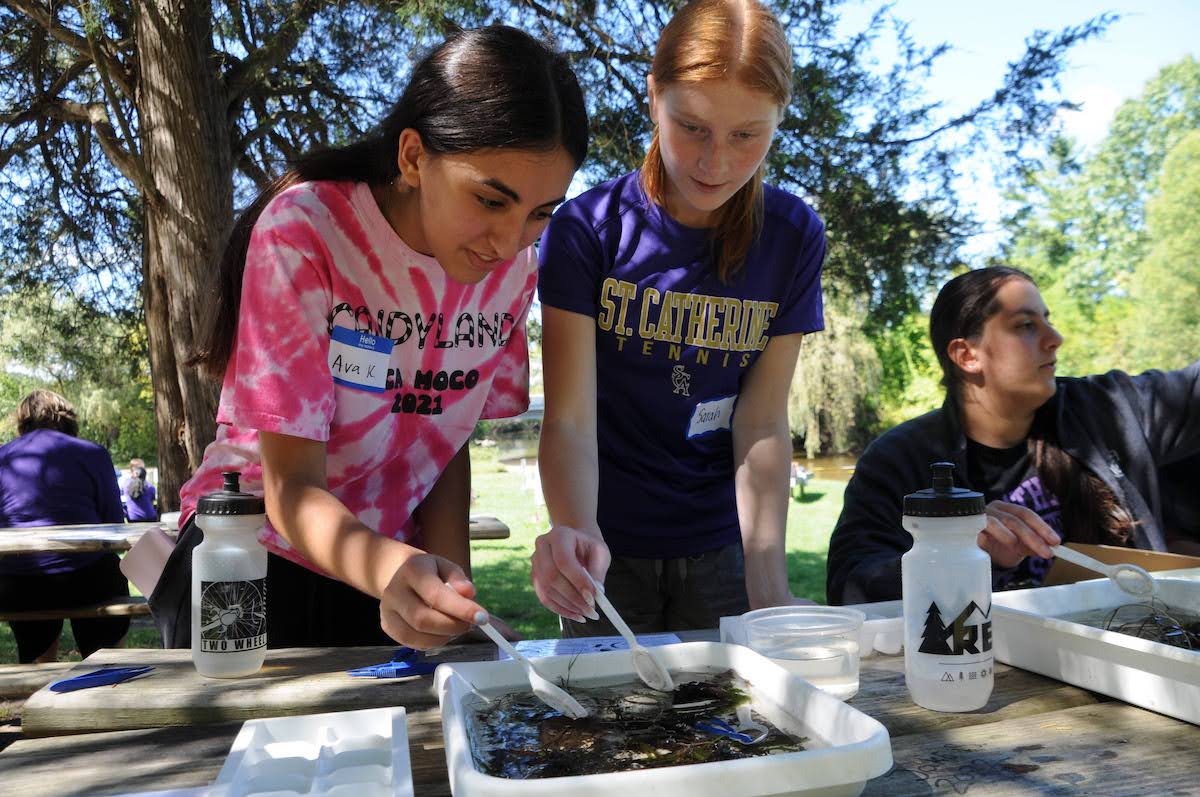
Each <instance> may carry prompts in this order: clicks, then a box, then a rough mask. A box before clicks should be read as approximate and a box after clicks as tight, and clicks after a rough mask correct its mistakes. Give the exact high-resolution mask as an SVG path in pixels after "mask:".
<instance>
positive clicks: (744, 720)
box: [737, 703, 771, 744]
mask: <svg viewBox="0 0 1200 797" xmlns="http://www.w3.org/2000/svg"><path fill="white" fill-rule="evenodd" d="M737 720H738V724H737V729H738V732H739V733H744V734H746V735H747V736H749V737H750V744H758V743H759V742H761V741H762V740H763V739H765V738H767V736H769V735H770V733H771V731H770V729H769V728H768V727H767V726H766V725H763V724H762V723H761V722H757V721H755V720H754V718H753V717H752V716H751V714H750V706H749V705H748V704H746V703H742V704H741V705H740V706H738V707H737Z"/></svg>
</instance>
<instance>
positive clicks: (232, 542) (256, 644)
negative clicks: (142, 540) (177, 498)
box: [192, 471, 267, 678]
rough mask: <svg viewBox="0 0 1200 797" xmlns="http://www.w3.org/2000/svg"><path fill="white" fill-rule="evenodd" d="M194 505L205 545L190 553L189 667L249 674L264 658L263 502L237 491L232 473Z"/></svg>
mask: <svg viewBox="0 0 1200 797" xmlns="http://www.w3.org/2000/svg"><path fill="white" fill-rule="evenodd" d="M221 475H222V476H223V477H224V479H225V484H224V486H223V488H222V489H221V490H219V491H217V492H215V493H209V494H208V495H206V496H204V497H203V498H201V499H200V501H199V503H198V504H197V505H196V525H198V526H199V527H200V529H201V531H203V532H204V541H203V542H201V543H200V544H199V545H197V546H196V549H195V550H194V551H193V552H192V662H193V663H194V664H195V665H196V670H197V671H198V672H199V673H200V674H201V675H207V676H208V677H210V678H237V677H239V676H242V675H252V674H253V673H256V672H258V670H259V668H261V667H262V663H263V659H265V658H266V655H267V550H266V549H265V548H263V547H262V546H261V545H259V543H258V532H259V530H260V529H261V528H262V527H263V524H264V523H265V522H266V519H267V516H266V507H265V505H264V504H263V499H261V498H259V497H258V496H255V495H250V494H248V493H243V492H241V490H240V488H239V486H238V476H239V474H238V473H237V472H236V471H231V472H228V473H223V474H221Z"/></svg>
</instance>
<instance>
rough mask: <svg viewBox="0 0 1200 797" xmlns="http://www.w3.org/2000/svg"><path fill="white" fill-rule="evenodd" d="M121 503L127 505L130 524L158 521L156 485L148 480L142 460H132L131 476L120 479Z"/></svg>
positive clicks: (126, 511) (130, 464)
mask: <svg viewBox="0 0 1200 797" xmlns="http://www.w3.org/2000/svg"><path fill="white" fill-rule="evenodd" d="M120 485H121V502H122V503H123V504H124V505H125V519H126V520H128V521H129V522H130V523H145V522H148V521H154V520H158V508H157V506H156V505H155V493H156V490H155V489H154V485H153V484H151V483H150V482H149V481H148V480H147V478H146V466H145V465H144V464H143V463H142V460H140V459H134V460H130V462H129V475H128V476H123V477H121V479H120Z"/></svg>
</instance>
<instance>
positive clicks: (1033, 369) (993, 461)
mask: <svg viewBox="0 0 1200 797" xmlns="http://www.w3.org/2000/svg"><path fill="white" fill-rule="evenodd" d="M929 327H930V337H931V339H932V342H933V348H934V351H935V352H936V354H937V357H938V361H939V363H940V364H941V367H942V374H943V379H942V382H943V384H944V385H945V386H946V401H945V403H944V404H943V405H942V408H941V409H939V410H934V411H933V412H930V413H928V414H926V415H923V416H921V417H920V418H916V419H914V420H911V421H907V422H905V423H902V424H900V425H899V426H897V427H896V428H894V429H892V430H890V431H888V432H886V433H885V434H883V435H882V436H881V437H879V439H877V440H876V441H875V442H873V443H872V444H871V445H870V446H869V447H868V448H867V450H866V451H865V452H863V455H862V457H861V458H860V459H859V460H858V464H857V465H856V467H855V471H854V477H853V478H852V479H851V480H850V483H849V485H847V487H846V496H845V503H844V505H843V508H842V514H841V517H840V518H839V519H838V523H837V528H836V529H835V530H834V533H833V537H832V539H831V540H830V545H829V564H828V578H827V584H826V588H827V592H828V598H829V602H830V603H836V604H844V603H861V602H867V601H879V600H892V599H896V598H899V597H900V592H901V589H900V556H901V555H902V554H903V553H904V552H905V551H907V550H908V549H909V548H910V547H911V546H912V537H911V535H909V533H908V532H907V531H905V530H904V529H903V528H902V527H901V525H900V516H901V512H902V507H903V498H904V495H905V494H907V493H911V492H914V491H916V490H920V489H924V488H926V487H928V486H929V479H930V471H929V465H930V463H932V462H935V461H938V460H947V461H950V462H953V463H955V465H956V466H957V467H956V471H955V481H956V483H957V484H959V485H962V486H967V487H970V488H971V489H974V490H977V491H979V492H982V493H983V494H984V497H985V499H986V500H987V501H988V504H987V516H988V525H987V528H986V529H985V530H984V531H983V532H981V533H980V534H979V539H978V543H979V546H980V547H981V548H982V549H984V550H985V551H987V552H988V554H990V555H991V558H992V565H993V576H994V578H993V581H994V586H995V588H997V589H1005V588H1012V587H1017V586H1036V585H1038V584H1040V583H1041V582H1042V579H1043V578H1044V577H1045V574H1046V571H1047V569H1048V568H1049V565H1050V561H1051V558H1052V556H1053V554H1052V552H1051V550H1050V547H1049V546H1051V545H1055V544H1057V543H1058V542H1060V541H1061V540H1066V541H1069V542H1080V543H1103V544H1107V545H1120V546H1129V547H1136V548H1143V549H1147V550H1155V551H1167V550H1179V551H1182V550H1184V549H1185V546H1184V545H1183V542H1184V541H1183V540H1177V539H1176V530H1175V529H1170V528H1166V526H1167V525H1169V521H1170V519H1171V518H1172V517H1174V515H1172V514H1171V512H1170V508H1169V507H1166V506H1165V505H1164V487H1163V484H1162V483H1161V482H1160V469H1166V468H1168V467H1169V466H1176V465H1177V464H1178V463H1180V462H1182V461H1184V460H1186V459H1187V458H1189V457H1195V456H1196V455H1197V454H1200V360H1198V361H1196V362H1193V363H1192V364H1191V365H1189V366H1187V367H1185V368H1182V369H1180V370H1178V371H1166V372H1163V371H1147V372H1146V373H1143V374H1139V375H1136V376H1132V375H1130V374H1127V373H1124V372H1122V371H1110V372H1108V373H1106V374H1098V375H1094V376H1087V377H1081V378H1070V377H1056V376H1055V365H1056V361H1057V351H1058V348H1059V346H1060V345H1062V342H1063V338H1062V335H1060V334H1059V333H1058V331H1057V330H1055V329H1054V327H1053V326H1052V325H1051V323H1050V311H1049V310H1048V309H1047V308H1046V304H1045V302H1043V301H1042V297H1041V294H1040V293H1039V292H1038V289H1037V286H1036V285H1035V284H1034V282H1033V279H1032V278H1030V277H1029V275H1027V274H1025V273H1024V272H1022V271H1019V270H1017V269H1014V268H1005V267H993V268H983V269H978V270H975V271H969V272H967V273H965V274H961V275H959V276H958V277H955V278H954V279H952V280H950V282H948V283H947V284H946V285H945V286H944V287H943V288H942V290H941V292H940V293H939V294H938V297H937V300H936V301H935V302H934V305H933V309H932V312H931V313H930V319H929ZM1193 478H1194V472H1193ZM1164 520H1167V521H1168V523H1166V524H1165V523H1164ZM1195 531H1196V532H1197V533H1200V529H1197V530H1195Z"/></svg>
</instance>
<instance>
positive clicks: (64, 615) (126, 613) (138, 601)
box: [0, 595, 150, 621]
mask: <svg viewBox="0 0 1200 797" xmlns="http://www.w3.org/2000/svg"><path fill="white" fill-rule="evenodd" d="M149 614H150V606H149V604H147V603H146V599H145V598H143V597H141V596H140V595H139V596H136V597H135V596H130V597H128V598H113V599H112V600H107V601H104V602H103V603H94V604H92V605H90V606H72V607H68V608H65V609H33V610H30V611H22V612H6V611H0V620H5V621H11V620H66V619H71V618H76V617H78V618H84V617H135V616H141V615H149Z"/></svg>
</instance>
